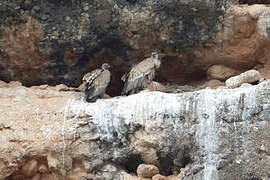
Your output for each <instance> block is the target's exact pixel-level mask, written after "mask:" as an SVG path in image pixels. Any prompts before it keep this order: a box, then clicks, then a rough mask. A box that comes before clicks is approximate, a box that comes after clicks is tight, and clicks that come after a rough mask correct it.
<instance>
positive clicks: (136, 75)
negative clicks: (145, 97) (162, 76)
mask: <svg viewBox="0 0 270 180" xmlns="http://www.w3.org/2000/svg"><path fill="white" fill-rule="evenodd" d="M159 67H160V60H159V59H158V54H157V53H156V52H153V53H152V56H151V57H149V58H147V59H145V60H143V61H142V62H140V63H139V64H137V65H135V66H134V67H132V68H131V70H130V72H129V73H126V74H124V75H123V76H122V78H121V79H122V81H124V82H125V85H124V89H123V91H122V94H123V95H129V94H132V93H134V92H136V91H138V90H139V89H140V88H146V87H147V86H148V85H149V84H150V83H151V82H152V80H153V79H154V77H155V71H156V69H158V68H159Z"/></svg>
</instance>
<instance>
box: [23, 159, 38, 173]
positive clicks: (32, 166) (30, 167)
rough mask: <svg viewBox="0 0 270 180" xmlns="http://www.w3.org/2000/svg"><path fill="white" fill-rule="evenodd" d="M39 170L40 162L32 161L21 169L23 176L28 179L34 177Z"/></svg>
mask: <svg viewBox="0 0 270 180" xmlns="http://www.w3.org/2000/svg"><path fill="white" fill-rule="evenodd" d="M37 170H38V161H37V160H35V159H32V160H30V161H28V162H27V163H26V164H25V165H24V166H23V167H22V169H21V172H22V174H24V175H25V176H27V177H32V176H33V175H34V174H36V172H37Z"/></svg>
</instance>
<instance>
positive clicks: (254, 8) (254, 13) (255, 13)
mask: <svg viewBox="0 0 270 180" xmlns="http://www.w3.org/2000/svg"><path fill="white" fill-rule="evenodd" d="M247 9H248V13H249V15H250V16H251V17H253V18H254V19H258V18H259V17H260V16H261V15H262V13H263V12H264V11H266V10H267V9H268V8H267V7H266V6H265V5H263V4H253V5H251V6H248V7H247Z"/></svg>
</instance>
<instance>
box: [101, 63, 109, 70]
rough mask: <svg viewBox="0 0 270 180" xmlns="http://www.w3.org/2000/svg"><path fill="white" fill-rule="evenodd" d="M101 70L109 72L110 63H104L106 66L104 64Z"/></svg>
mask: <svg viewBox="0 0 270 180" xmlns="http://www.w3.org/2000/svg"><path fill="white" fill-rule="evenodd" d="M101 68H102V69H103V70H107V69H110V65H109V64H108V63H104V64H102V66H101Z"/></svg>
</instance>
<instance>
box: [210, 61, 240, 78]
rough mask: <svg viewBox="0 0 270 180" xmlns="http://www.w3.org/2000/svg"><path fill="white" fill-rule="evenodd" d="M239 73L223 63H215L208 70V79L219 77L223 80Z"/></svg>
mask: <svg viewBox="0 0 270 180" xmlns="http://www.w3.org/2000/svg"><path fill="white" fill-rule="evenodd" d="M237 74H239V71H237V70H235V69H232V68H229V67H226V66H222V65H213V66H211V67H209V68H208V70H207V77H208V79H217V80H221V81H224V80H226V79H228V78H230V77H232V76H235V75H237Z"/></svg>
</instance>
